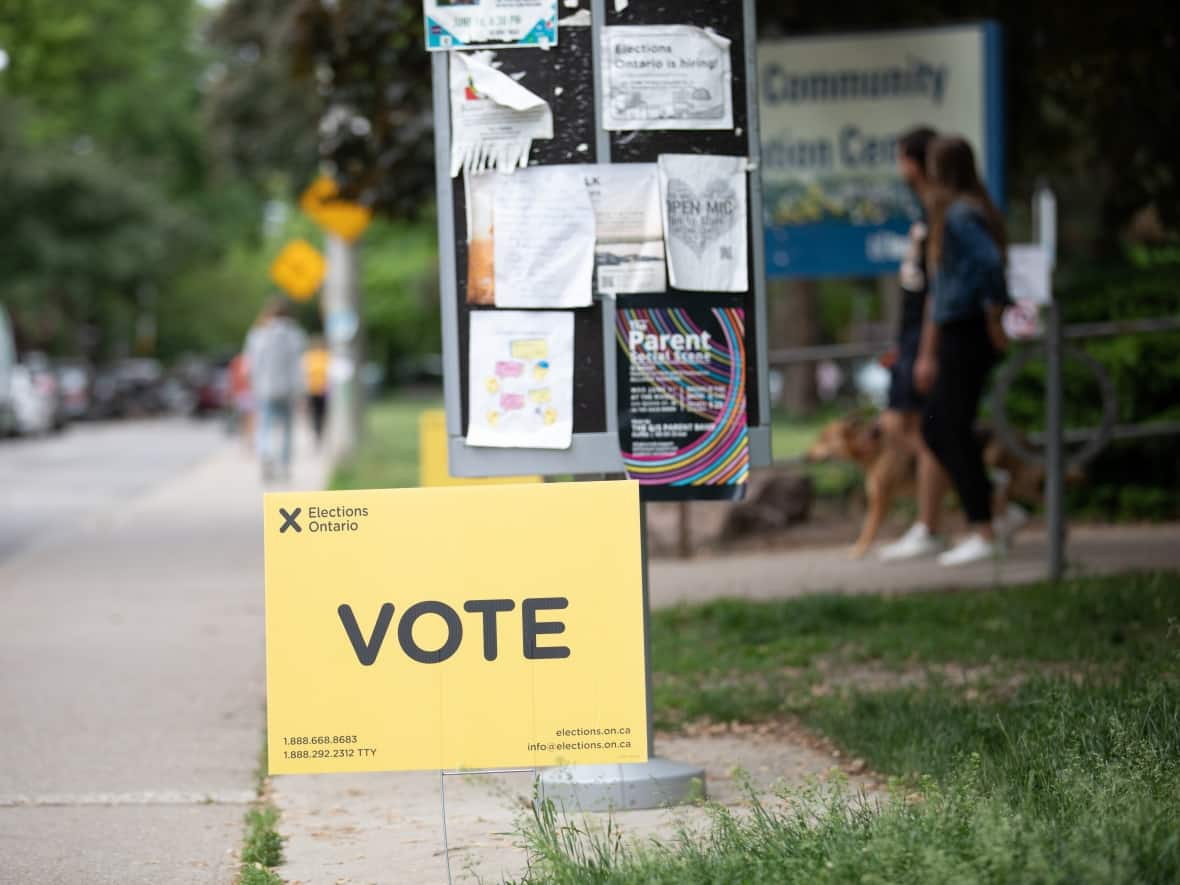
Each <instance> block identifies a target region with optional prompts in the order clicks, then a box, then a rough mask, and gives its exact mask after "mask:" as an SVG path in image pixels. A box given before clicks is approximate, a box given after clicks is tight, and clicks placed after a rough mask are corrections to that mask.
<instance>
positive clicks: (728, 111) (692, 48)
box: [602, 25, 733, 131]
mask: <svg viewBox="0 0 1180 885" xmlns="http://www.w3.org/2000/svg"><path fill="white" fill-rule="evenodd" d="M729 48H730V41H729V40H728V39H726V38H725V37H722V36H721V35H720V34H717V33H715V32H713V31H707V30H705V29H703V28H697V27H693V26H691V25H618V26H615V27H607V28H603V32H602V51H603V58H604V59H605V65H604V68H603V70H604V71H605V77H606V88H605V90H604V94H603V108H602V120H603V124H602V125H603V128H605V129H608V130H611V131H620V130H630V129H732V128H733V72H732V69H731V62H730V52H729Z"/></svg>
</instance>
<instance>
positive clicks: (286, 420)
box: [246, 297, 307, 480]
mask: <svg viewBox="0 0 1180 885" xmlns="http://www.w3.org/2000/svg"><path fill="white" fill-rule="evenodd" d="M306 347H307V336H306V335H305V334H304V332H303V330H302V329H301V328H300V327H299V325H298V324H297V323H296V322H295V321H294V320H293V319H291V317H290V307H289V305H288V302H287V300H286V299H284V298H281V297H276V298H275V299H274V300H273V301H271V302H270V304H269V305H267V307H266V309H265V310H264V311H263V313H262V316H261V318H260V321H259V324H258V325H257V326H256V327H255V328H254V329H253V330H252V331H251V332H250V335H249V336H248V337H247V338H246V360H247V365H248V366H249V369H250V386H251V388H252V389H253V392H254V399H255V403H256V405H257V407H258V441H257V442H258V458H259V460H260V462H261V463H262V478H263V479H264V480H267V479H274V478H277V477H283V478H286V477H288V476H289V475H290V472H291V454H292V437H293V435H294V421H295V409H296V407H297V405H298V403H299V400H300V398H301V396H302V394H303V367H302V365H301V362H302V359H303V352H304V350H305V349H306ZM276 431H277V432H278V436H279V443H278V447H277V451H276V447H275V435H276Z"/></svg>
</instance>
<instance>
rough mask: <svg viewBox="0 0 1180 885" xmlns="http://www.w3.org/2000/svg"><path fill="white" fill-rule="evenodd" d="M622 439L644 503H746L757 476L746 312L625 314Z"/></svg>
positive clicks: (621, 320)
mask: <svg viewBox="0 0 1180 885" xmlns="http://www.w3.org/2000/svg"><path fill="white" fill-rule="evenodd" d="M616 317H617V320H616V339H617V342H618V348H619V373H618V376H619V442H620V446H621V448H622V451H623V463H624V464H625V465H626V469H627V475H628V476H629V477H630V478H631V479H635V480H638V481H639V484H640V492H641V495H642V497H643V498H644V499H645V500H652V501H661V500H662V501H672V500H690V499H706V500H724V501H735V500H740V499H741V498H742V497H743V496H744V495H745V490H746V483H747V481H748V480H749V474H750V444H749V434H748V431H747V428H746V348H745V334H744V312H743V311H742V309H741V308H730V307H719V308H710V307H689V308H622V309H620V310H619V311H618V312H617V314H616Z"/></svg>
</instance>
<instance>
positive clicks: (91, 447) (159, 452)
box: [0, 418, 224, 563]
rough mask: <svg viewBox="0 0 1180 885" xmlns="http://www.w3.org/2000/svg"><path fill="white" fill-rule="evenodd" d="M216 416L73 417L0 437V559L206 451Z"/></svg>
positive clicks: (215, 434) (96, 514) (215, 435)
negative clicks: (57, 427)
mask: <svg viewBox="0 0 1180 885" xmlns="http://www.w3.org/2000/svg"><path fill="white" fill-rule="evenodd" d="M219 428H220V425H219V424H218V422H216V421H207V422H203V423H197V422H194V421H190V420H186V419H182V418H177V419H170V420H165V421H127V422H110V423H102V424H75V425H71V427H70V428H69V429H67V430H66V431H65V432H63V433H60V434H57V435H55V436H51V437H44V438H38V439H7V440H0V502H3V503H2V504H0V563H2V562H4V560H6V559H8V558H9V557H10V556H11V555H12V554H13V553H15V552H16V551H17V550H20V549H22V548H24V547H27V546H28V545H29V544H35V543H37V542H38V540H45V539H46V538H47V537H49V536H52V534H53V532H54V530H55V529H60V528H68V527H71V526H74V525H75V524H76V523H77V522H78V521H79V520H80V519H84V518H87V517H89V518H91V519H101V518H102V517H103V511H104V508H105V507H106V505H109V504H111V503H117V502H119V501H125V500H127V499H129V498H131V497H133V496H134V495H136V494H138V493H139V492H142V491H144V490H145V489H148V488H150V487H151V486H153V485H154V484H156V483H159V482H161V481H163V480H165V479H167V478H169V477H171V476H173V475H175V474H176V473H177V472H179V471H180V470H182V469H183V468H184V467H186V466H188V465H190V464H192V463H193V462H194V461H196V460H197V459H199V458H201V457H203V456H207V455H208V454H209V453H210V452H211V451H212V450H213V449H214V448H215V447H217V446H219V445H220V444H221V442H223V441H224V436H223V435H222V434H221V433H220V430H219Z"/></svg>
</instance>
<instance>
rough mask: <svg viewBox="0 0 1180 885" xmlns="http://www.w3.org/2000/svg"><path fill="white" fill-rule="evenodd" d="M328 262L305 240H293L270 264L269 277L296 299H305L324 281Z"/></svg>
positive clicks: (313, 293)
mask: <svg viewBox="0 0 1180 885" xmlns="http://www.w3.org/2000/svg"><path fill="white" fill-rule="evenodd" d="M327 271H328V264H327V262H326V261H325V260H324V256H323V255H321V254H320V253H319V252H318V251H317V250H316V248H315V246H313V245H312V244H311V243H309V242H307V240H293V241H292V242H290V243H288V244H287V245H286V246H285V247H283V251H282V252H280V253H279V255H278V257H277V258H276V259H275V260H274V263H273V264H271V266H270V278H271V279H272V280H274V281H275V284H276V285H278V286H279V287H280V288H281V289H282V290H283V291H284V292H286V293H287V294H288V295H290V296H291V297H292V298H293V299H295V300H296V301H307V300H308V299H309V298H311V297H312V296H313V295H315V293H316V292H317V291H318V290H319V288H320V286H321V285H322V284H323V282H324V275H325V274H326V273H327Z"/></svg>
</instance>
